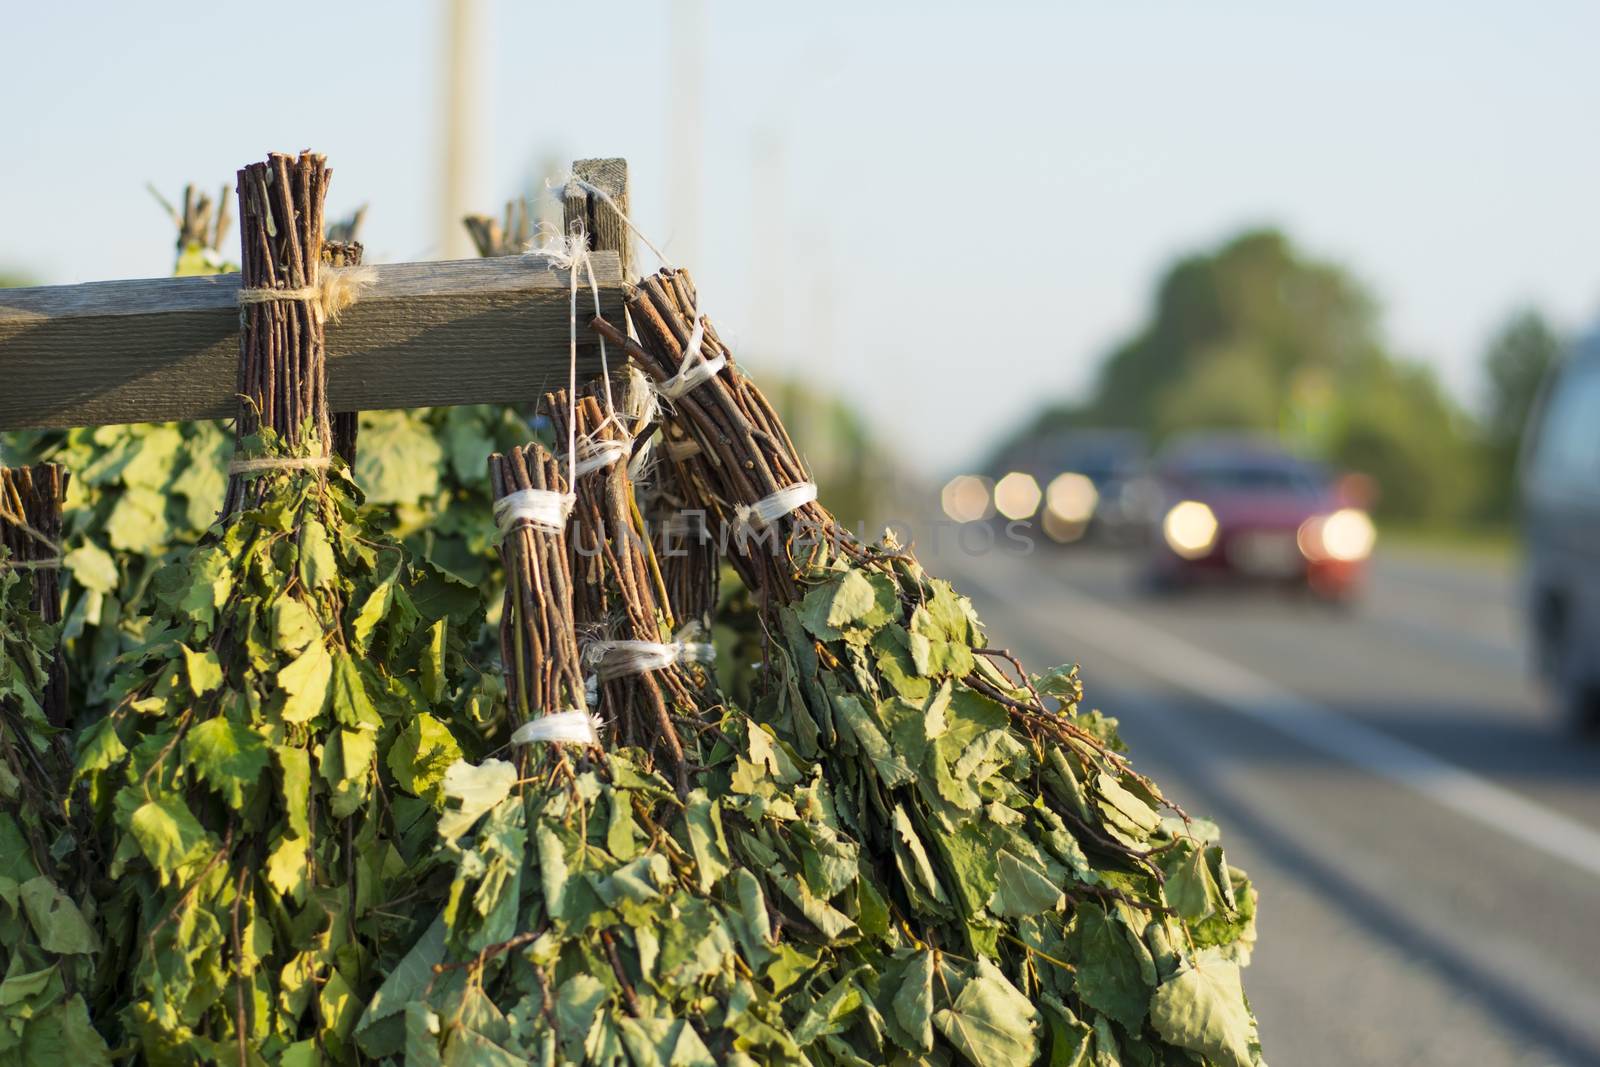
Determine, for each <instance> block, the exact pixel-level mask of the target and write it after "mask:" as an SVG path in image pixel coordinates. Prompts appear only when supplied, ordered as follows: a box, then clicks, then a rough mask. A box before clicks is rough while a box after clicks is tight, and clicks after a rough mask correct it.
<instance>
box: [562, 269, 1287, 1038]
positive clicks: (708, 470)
mask: <svg viewBox="0 0 1600 1067" xmlns="http://www.w3.org/2000/svg"><path fill="white" fill-rule="evenodd" d="M698 308H699V297H698V294H697V293H696V292H695V290H694V287H693V284H692V282H691V281H690V279H689V277H688V275H687V274H686V273H685V272H683V271H681V270H673V269H666V270H663V271H662V272H660V273H659V274H658V275H656V276H654V277H652V278H648V279H645V280H644V281H642V282H641V283H640V285H639V287H638V290H637V292H636V294H635V296H634V297H633V298H632V299H631V300H630V301H629V312H630V314H631V317H632V320H633V323H634V325H635V328H636V329H637V331H638V335H639V342H638V343H634V342H632V341H630V340H629V339H628V338H627V337H625V336H624V335H623V334H621V332H620V331H617V330H616V329H615V328H614V327H612V326H611V325H610V324H608V323H606V322H605V321H604V320H602V319H596V320H595V321H594V323H593V325H594V327H595V328H596V329H597V330H599V331H600V332H601V333H602V334H603V335H605V336H606V337H607V339H608V340H610V341H612V343H614V344H617V345H619V346H622V347H624V348H625V350H626V351H627V352H628V354H629V356H630V358H632V359H633V360H635V361H636V362H637V364H638V365H639V366H640V367H641V368H642V369H643V370H644V371H645V372H646V373H647V374H648V375H649V376H650V377H651V378H652V379H653V380H654V381H656V382H657V383H658V386H660V387H662V388H664V389H667V390H669V391H672V392H675V393H677V395H676V396H674V398H673V400H672V404H671V406H670V408H669V409H668V410H669V412H670V414H669V415H668V417H667V418H668V426H669V432H672V433H675V434H677V435H678V436H680V437H681V438H684V439H688V440H693V441H694V442H695V444H696V445H697V446H698V449H697V451H696V453H695V454H694V455H693V456H691V457H688V459H687V460H686V462H687V465H688V466H689V467H690V468H691V470H692V477H691V478H690V479H689V484H690V485H692V486H695V487H697V491H698V492H699V493H701V494H703V495H702V497H701V498H700V499H699V500H697V501H696V502H695V503H696V504H697V505H699V506H701V507H703V508H705V509H706V510H707V511H708V513H709V514H711V515H712V516H713V517H714V521H715V522H716V524H717V528H718V533H719V536H720V537H723V538H725V539H726V543H728V544H729V545H730V561H731V562H732V563H733V565H734V567H735V569H736V570H737V571H738V572H739V574H740V576H741V578H742V579H743V580H744V582H745V583H746V584H747V585H748V586H749V587H750V588H751V589H752V591H753V592H754V593H755V595H756V597H757V599H758V602H759V603H760V605H761V607H762V613H763V616H764V625H765V627H766V628H767V630H768V632H769V633H770V634H771V635H772V644H773V649H772V652H771V654H770V656H769V659H768V661H767V671H766V674H767V679H766V685H765V691H766V697H765V699H764V700H762V701H761V702H759V703H758V704H757V705H756V707H755V709H753V710H755V711H756V712H757V713H758V714H760V715H761V716H762V719H763V721H764V722H765V723H766V724H767V725H769V726H771V727H772V728H773V729H774V730H775V732H776V734H777V736H778V737H779V738H781V739H782V740H784V741H785V742H786V743H788V744H789V745H791V746H792V747H793V748H794V750H795V751H796V752H797V753H798V754H799V755H800V756H801V757H802V758H804V759H807V760H815V761H816V762H817V763H818V764H819V765H820V766H821V767H822V768H823V769H824V775H823V777H824V779H825V781H826V782H827V783H828V788H829V793H830V796H829V801H830V803H831V804H832V805H833V807H834V808H835V810H837V812H838V813H839V819H840V822H841V823H842V824H843V825H844V826H845V827H846V829H847V830H849V831H850V833H851V834H852V835H853V836H854V837H855V838H857V839H858V840H860V841H861V842H862V844H863V846H864V847H865V848H866V849H867V851H868V852H869V854H870V855H871V856H872V857H873V859H874V862H875V864H876V867H877V873H878V875H879V878H880V880H881V881H882V883H883V884H885V885H886V886H888V887H889V900H888V905H889V909H890V912H891V915H892V918H893V921H894V923H895V924H896V925H900V924H903V925H904V928H905V929H906V930H907V931H908V932H909V936H910V937H911V938H912V941H911V944H910V945H909V946H908V947H905V948H901V949H897V950H895V952H894V954H893V962H892V964H890V965H888V966H885V967H884V968H882V969H881V970H880V971H879V972H878V973H877V974H876V975H875V976H874V978H873V980H872V981H871V982H869V983H868V984H869V987H870V989H871V991H872V999H873V1001H874V1002H875V1003H876V1005H877V1007H878V1011H877V1013H876V1015H874V1013H872V1012H870V1011H868V1010H867V1009H866V1007H865V1001H863V1002H862V1004H861V1005H860V1006H859V1008H858V1010H857V1012H856V1013H854V1017H853V1018H849V1017H847V1018H846V1019H845V1020H843V1021H842V1022H841V1025H845V1026H849V1027H854V1028H855V1029H854V1030H853V1031H852V1032H858V1031H860V1030H861V1029H862V1028H867V1029H870V1028H872V1027H873V1026H874V1025H876V1024H877V1020H878V1019H880V1018H881V1020H882V1023H883V1027H884V1029H885V1031H886V1032H887V1034H888V1036H889V1038H890V1039H891V1040H892V1041H893V1043H894V1044H895V1046H897V1047H898V1049H899V1050H900V1052H901V1054H902V1055H904V1056H908V1057H934V1058H940V1057H949V1056H951V1055H955V1056H959V1057H960V1058H961V1059H962V1060H964V1061H965V1062H969V1063H972V1064H977V1065H980V1067H990V1065H994V1067H998V1065H1001V1064H1014V1063H1032V1062H1055V1063H1062V1062H1065V1063H1077V1062H1084V1061H1086V1060H1087V1059H1089V1058H1091V1057H1094V1058H1097V1059H1096V1062H1137V1063H1156V1062H1183V1058H1184V1057H1189V1058H1190V1059H1194V1060H1199V1061H1200V1062H1203V1063H1207V1064H1217V1065H1226V1067H1249V1065H1252V1064H1255V1063H1259V1062H1260V1049H1259V1042H1258V1038H1257V1035H1256V1027H1255V1021H1254V1018H1253V1016H1252V1015H1251V1013H1250V1009H1249V1006H1248V1003H1247V1001H1246V1000H1245V997H1244V993H1243V990H1242V987H1241V983H1240V973H1239V969H1240V966H1241V965H1242V964H1244V963H1245V962H1247V961H1248V958H1249V952H1250V946H1251V944H1252V943H1253V940H1254V922H1253V919H1254V907H1255V897H1254V892H1253V890H1252V889H1251V888H1250V886H1249V883H1248V881H1247V880H1246V879H1245V878H1244V876H1243V875H1242V873H1240V872H1239V871H1237V870H1236V869H1234V868H1232V867H1231V866H1230V865H1229V864H1228V863H1227V861H1226V858H1225V856H1224V854H1223V851H1222V849H1221V846H1220V845H1219V844H1218V843H1217V841H1216V839H1215V838H1216V834H1215V829H1214V828H1213V827H1211V826H1209V824H1205V823H1200V822H1195V821H1191V820H1189V819H1188V818H1187V817H1185V816H1184V814H1183V813H1182V812H1181V811H1179V810H1178V809H1177V808H1176V807H1175V806H1174V805H1172V804H1171V803H1170V802H1169V801H1167V800H1166V799H1165V798H1164V797H1163V796H1162V794H1161V792H1160V790H1159V788H1158V787H1157V786H1156V785H1155V783H1153V782H1151V781H1150V780H1148V779H1147V778H1144V777H1143V776H1141V775H1139V774H1138V773H1137V771H1135V770H1134V768H1133V767H1132V765H1131V764H1130V763H1129V762H1128V760H1127V759H1126V757H1125V756H1124V755H1123V754H1122V752H1121V751H1120V749H1121V744H1120V741H1119V740H1118V739H1117V737H1116V735H1115V730H1114V723H1113V722H1112V721H1111V720H1106V719H1104V718H1101V717H1099V716H1098V715H1094V714H1085V713H1082V712H1080V708H1079V704H1080V701H1081V698H1082V690H1081V686H1080V685H1079V682H1078V678H1077V674H1076V671H1075V669H1071V668H1058V669H1056V670H1054V671H1050V672H1047V673H1046V674H1044V675H1037V676H1036V675H1031V674H1028V673H1027V672H1026V671H1025V670H1024V669H1023V668H1022V667H1021V666H1020V664H1018V663H1016V661H1015V660H1014V659H1013V658H1012V657H1010V656H1009V655H1008V654H1007V653H1005V652H1004V651H1003V650H999V649H995V648H992V647H990V645H989V643H988V640H987V638H986V637H985V635H984V632H983V629H982V626H981V624H980V622H979V620H978V618H977V616H976V614H975V613H974V611H973V609H972V605H971V603H970V602H969V601H968V600H967V599H966V598H964V597H962V596H960V595H959V594H958V593H956V591H955V590H954V589H953V588H951V586H950V585H949V584H948V583H947V582H944V581H941V580H939V579H937V578H934V577H932V576H931V575H928V574H927V573H926V572H925V571H924V570H923V569H922V568H921V566H920V565H919V564H918V563H917V562H916V560H915V558H914V556H913V555H912V554H911V552H910V551H909V550H908V549H907V548H905V547H904V546H900V545H898V544H896V543H894V542H893V541H892V540H885V542H884V543H882V544H879V545H876V546H866V545H862V544H859V543H857V542H856V541H855V540H854V539H852V538H851V537H850V536H849V535H848V533H846V532H845V531H843V530H842V529H840V528H839V526H838V525H837V524H836V523H835V522H834V521H833V519H832V516H831V515H829V513H828V512H827V511H826V509H824V508H823V507H822V506H821V505H820V504H818V503H817V502H816V489H815V486H814V485H812V484H811V482H810V477H809V474H808V472H807V470H806V468H805V465H804V463H803V462H802V461H801V459H800V456H799V453H798V450H797V449H796V448H795V447H794V444H793V442H792V441H791V440H790V438H789V436H788V434H787V432H786V431H785V429H784V427H783V425H782V423H781V422H780V421H779V420H778V418H777V416H776V415H775V413H774V412H773V410H772V408H771V406H770V405H769V404H768V403H767V402H766V400H765V398H764V397H763V396H762V395H761V393H760V391H759V390H758V389H757V388H756V387H755V386H754V385H753V384H752V383H751V382H750V380H749V379H748V378H747V377H745V375H744V374H743V373H742V372H741V371H740V370H739V368H738V367H737V366H736V364H735V363H734V361H733V359H732V354H731V352H729V350H728V349H727V346H726V345H725V344H723V343H722V341H721V340H720V338H719V337H718V336H717V334H716V331H715V328H714V327H713V326H712V325H711V324H710V323H709V321H707V320H706V319H705V318H704V317H703V316H701V315H700V314H699V311H698ZM691 376H692V377H691ZM686 380H692V381H693V382H694V383H695V384H694V385H693V386H692V387H691V388H688V389H686V390H685V389H683V388H682V386H683V383H684V382H685V381H686Z"/></svg>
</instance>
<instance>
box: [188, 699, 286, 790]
mask: <svg viewBox="0 0 1600 1067" xmlns="http://www.w3.org/2000/svg"><path fill="white" fill-rule="evenodd" d="M269 755H270V749H269V747H268V745H267V743H266V741H264V740H262V738H261V735H260V734H258V733H256V732H255V731H253V730H251V729H249V728H248V727H245V726H240V725H239V724H238V723H236V722H233V721H232V720H231V719H227V718H223V717H222V716H220V715H219V716H217V717H216V718H212V719H207V720H206V721H205V722H202V723H199V724H198V725H196V726H194V727H192V728H191V729H190V730H189V732H188V733H187V734H185V735H184V738H183V759H184V762H185V763H187V764H189V765H190V766H191V767H193V768H194V769H195V771H196V772H197V773H198V774H199V775H200V777H201V778H202V779H203V780H204V781H205V782H206V783H207V784H209V785H210V786H211V788H213V789H215V790H216V791H217V792H218V793H219V794H221V796H222V797H223V799H225V800H226V801H227V802H228V805H229V806H230V807H232V808H233V809H234V810H235V811H239V810H242V809H243V808H244V805H245V799H246V793H247V791H253V789H254V787H255V786H256V783H257V782H259V781H260V779H261V775H262V774H263V773H264V772H265V771H266V769H267V760H268V758H269Z"/></svg>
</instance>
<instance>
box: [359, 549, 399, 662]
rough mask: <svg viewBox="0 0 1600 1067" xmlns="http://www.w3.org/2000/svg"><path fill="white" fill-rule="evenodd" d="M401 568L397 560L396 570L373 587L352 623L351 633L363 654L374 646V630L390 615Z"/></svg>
mask: <svg viewBox="0 0 1600 1067" xmlns="http://www.w3.org/2000/svg"><path fill="white" fill-rule="evenodd" d="M400 567H401V562H400V561H399V560H396V561H395V565H394V569H392V570H391V571H390V572H389V573H388V575H387V576H386V577H385V578H384V579H383V580H382V581H380V582H379V583H378V584H377V585H376V586H374V587H373V589H372V592H371V593H369V594H368V595H367V599H366V600H365V601H364V602H363V603H362V605H361V610H360V611H358V612H356V617H355V620H354V621H353V622H352V623H351V633H352V634H353V635H354V636H355V639H356V647H357V648H359V649H360V650H361V651H363V652H365V651H366V650H367V648H368V647H369V646H370V645H371V644H372V632H373V630H375V629H376V628H377V626H378V623H380V622H382V621H383V617H384V616H385V615H387V614H388V613H389V606H390V605H391V604H393V603H394V587H395V581H396V580H397V579H398V578H399V577H400Z"/></svg>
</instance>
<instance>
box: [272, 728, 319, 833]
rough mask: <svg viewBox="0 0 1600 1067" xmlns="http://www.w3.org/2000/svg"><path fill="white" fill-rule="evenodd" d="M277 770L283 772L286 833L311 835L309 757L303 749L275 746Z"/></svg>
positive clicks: (274, 753) (273, 750)
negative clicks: (287, 823)
mask: <svg viewBox="0 0 1600 1067" xmlns="http://www.w3.org/2000/svg"><path fill="white" fill-rule="evenodd" d="M272 753H273V755H275V756H277V757H278V770H280V771H281V772H283V810H284V815H285V817H286V818H287V819H288V820H289V832H290V833H291V834H293V835H294V836H295V837H309V836H311V821H310V810H309V809H310V804H311V756H310V754H309V753H307V752H306V750H305V749H303V748H293V747H291V746H288V745H274V746H273V749H272Z"/></svg>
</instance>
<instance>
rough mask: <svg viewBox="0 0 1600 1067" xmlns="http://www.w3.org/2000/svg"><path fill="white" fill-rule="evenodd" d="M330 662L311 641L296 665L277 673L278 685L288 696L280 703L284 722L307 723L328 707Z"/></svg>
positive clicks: (295, 662) (325, 652) (331, 665)
mask: <svg viewBox="0 0 1600 1067" xmlns="http://www.w3.org/2000/svg"><path fill="white" fill-rule="evenodd" d="M332 678H333V658H332V657H331V656H329V655H328V650H327V649H326V648H325V647H323V644H322V642H321V641H313V642H311V644H309V645H307V646H306V650H305V651H304V652H302V653H300V655H299V656H298V657H296V659H295V661H294V662H293V663H291V664H289V665H288V666H287V667H285V668H283V669H282V670H280V671H279V672H278V684H279V685H280V686H282V687H283V691H284V692H285V693H286V694H288V697H287V699H286V700H285V701H284V702H283V718H284V721H285V722H310V721H311V720H312V719H315V718H316V717H317V716H318V715H321V714H322V712H323V711H324V710H325V709H326V708H327V706H328V696H329V688H330V686H329V682H330V681H331V680H332Z"/></svg>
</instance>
